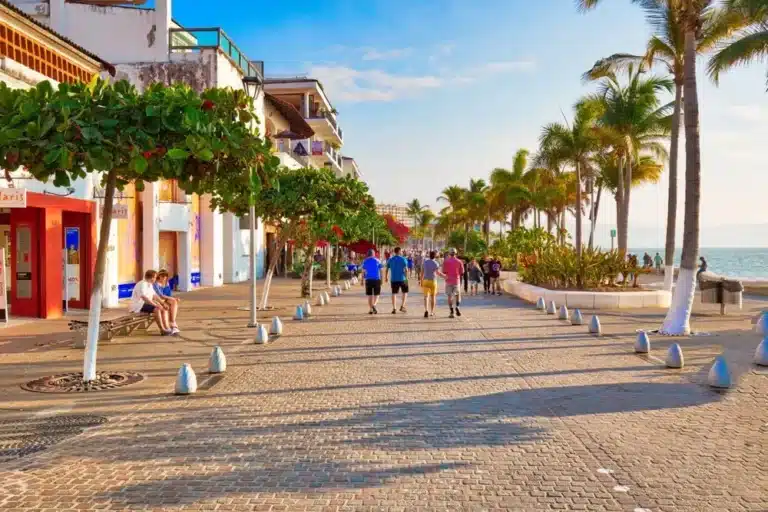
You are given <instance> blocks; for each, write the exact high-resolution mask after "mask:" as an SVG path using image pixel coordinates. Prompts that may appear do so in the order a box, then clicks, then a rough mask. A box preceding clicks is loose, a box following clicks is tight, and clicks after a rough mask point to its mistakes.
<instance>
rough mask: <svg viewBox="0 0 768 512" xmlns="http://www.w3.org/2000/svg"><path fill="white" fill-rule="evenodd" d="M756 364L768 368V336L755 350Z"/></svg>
mask: <svg viewBox="0 0 768 512" xmlns="http://www.w3.org/2000/svg"><path fill="white" fill-rule="evenodd" d="M755 364H758V365H760V366H768V336H766V337H765V338H763V341H761V342H760V344H759V345H758V346H757V349H755Z"/></svg>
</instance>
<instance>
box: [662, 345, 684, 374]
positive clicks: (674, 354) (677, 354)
mask: <svg viewBox="0 0 768 512" xmlns="http://www.w3.org/2000/svg"><path fill="white" fill-rule="evenodd" d="M665 364H666V365H667V368H682V367H683V366H685V359H684V358H683V349H682V348H680V345H679V344H678V343H673V344H672V345H670V346H669V349H667V359H666V361H665Z"/></svg>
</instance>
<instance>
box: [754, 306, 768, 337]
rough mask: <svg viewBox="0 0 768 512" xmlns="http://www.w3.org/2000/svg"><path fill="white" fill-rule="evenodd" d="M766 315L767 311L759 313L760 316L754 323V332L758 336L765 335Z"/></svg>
mask: <svg viewBox="0 0 768 512" xmlns="http://www.w3.org/2000/svg"><path fill="white" fill-rule="evenodd" d="M766 316H768V312H765V313H763V314H762V315H760V318H758V319H757V323H756V324H755V332H756V333H757V334H759V335H760V336H765V324H766Z"/></svg>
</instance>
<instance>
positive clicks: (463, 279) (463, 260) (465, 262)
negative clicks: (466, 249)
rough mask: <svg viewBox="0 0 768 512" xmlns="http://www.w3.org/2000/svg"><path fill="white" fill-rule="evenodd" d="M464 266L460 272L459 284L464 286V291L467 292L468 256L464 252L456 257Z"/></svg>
mask: <svg viewBox="0 0 768 512" xmlns="http://www.w3.org/2000/svg"><path fill="white" fill-rule="evenodd" d="M458 258H459V260H460V261H461V264H462V265H463V266H464V273H463V274H461V284H462V285H463V286H464V293H465V294H469V258H468V257H467V255H466V254H462V255H461V256H459V257H458Z"/></svg>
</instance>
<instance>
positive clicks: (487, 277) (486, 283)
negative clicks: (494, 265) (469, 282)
mask: <svg viewBox="0 0 768 512" xmlns="http://www.w3.org/2000/svg"><path fill="white" fill-rule="evenodd" d="M482 269H483V292H484V293H486V294H488V293H489V292H490V291H491V258H489V257H488V256H486V257H484V258H483V265H482Z"/></svg>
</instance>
